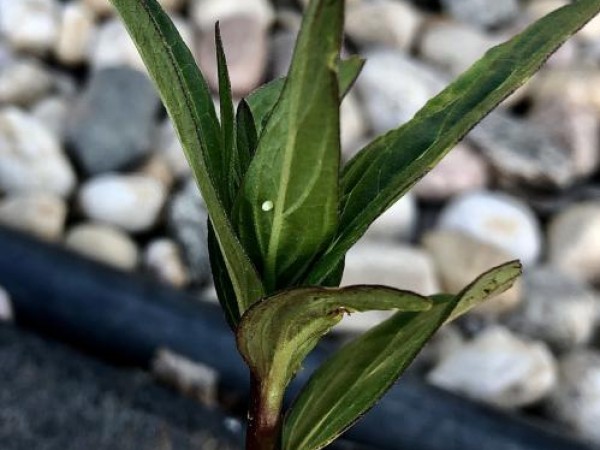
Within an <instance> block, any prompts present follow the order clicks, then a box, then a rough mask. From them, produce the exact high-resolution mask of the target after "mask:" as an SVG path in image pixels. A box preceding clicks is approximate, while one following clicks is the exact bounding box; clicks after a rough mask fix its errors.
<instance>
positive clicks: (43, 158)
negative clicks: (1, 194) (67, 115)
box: [0, 107, 75, 196]
mask: <svg viewBox="0 0 600 450" xmlns="http://www.w3.org/2000/svg"><path fill="white" fill-rule="evenodd" d="M74 186H75V173H74V171H73V169H72V167H71V165H70V163H69V161H68V160H67V158H66V157H65V155H64V154H63V151H62V148H61V146H60V143H59V141H58V139H57V138H56V136H54V135H53V134H52V133H51V132H50V130H48V129H47V128H46V127H44V126H43V125H42V124H41V123H40V122H39V121H37V120H36V119H34V118H33V117H32V116H30V115H29V114H27V113H25V112H24V111H22V110H20V109H16V108H12V107H10V108H5V109H1V110H0V189H2V190H4V191H7V192H30V191H37V190H40V191H44V192H50V193H54V194H57V195H60V196H67V195H69V194H70V193H71V191H72V190H73V187H74Z"/></svg>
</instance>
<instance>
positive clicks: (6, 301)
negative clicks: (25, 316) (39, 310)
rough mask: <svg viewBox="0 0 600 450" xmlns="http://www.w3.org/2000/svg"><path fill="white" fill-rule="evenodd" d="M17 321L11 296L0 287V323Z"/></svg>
mask: <svg viewBox="0 0 600 450" xmlns="http://www.w3.org/2000/svg"><path fill="white" fill-rule="evenodd" d="M14 319H15V313H14V311H13V307H12V303H11V300H10V295H9V294H8V292H6V290H5V289H4V288H2V287H0V322H12V321H13V320H14Z"/></svg>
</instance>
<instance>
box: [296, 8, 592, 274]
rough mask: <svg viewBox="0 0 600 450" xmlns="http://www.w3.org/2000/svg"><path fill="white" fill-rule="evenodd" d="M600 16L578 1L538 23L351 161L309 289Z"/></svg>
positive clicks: (503, 45) (472, 69)
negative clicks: (329, 240)
mask: <svg viewBox="0 0 600 450" xmlns="http://www.w3.org/2000/svg"><path fill="white" fill-rule="evenodd" d="M599 11H600V0H578V1H575V2H574V3H573V4H571V5H568V6H565V7H563V8H560V9H559V10H557V11H555V12H553V13H551V14H550V15H548V16H546V17H545V18H542V19H540V20H539V21H538V22H536V23H535V24H533V25H531V26H530V27H529V28H527V29H526V30H525V31H523V32H522V33H521V34H519V35H518V36H516V37H515V38H513V39H512V40H510V41H508V42H507V43H505V44H502V45H500V46H498V47H495V48H493V49H492V50H490V51H489V52H488V53H486V55H485V56H484V57H483V58H482V59H481V60H480V61H478V62H477V63H476V64H475V65H474V66H473V67H471V68H470V69H469V70H468V71H467V72H465V73H464V74H463V75H461V76H460V77H459V78H458V79H457V80H456V81H454V82H453V83H452V84H451V85H450V86H449V87H448V88H447V89H445V90H444V91H443V92H442V93H440V94H439V95H438V96H436V97H435V98H434V99H432V100H431V101H430V102H429V103H428V104H427V105H426V106H425V107H424V108H423V109H422V110H421V111H420V112H419V113H417V114H416V116H415V117H414V118H413V119H412V120H411V121H410V122H408V123H407V124H405V125H404V126H402V127H400V128H398V129H396V130H393V131H391V132H389V133H388V134H386V135H384V136H382V137H380V138H378V139H377V140H375V141H374V142H373V143H371V144H370V145H368V146H367V148H365V149H364V150H363V151H362V152H360V153H359V154H358V155H357V156H356V157H355V158H354V159H353V160H351V161H350V162H349V163H348V165H347V166H346V167H345V169H344V171H343V176H342V181H341V186H342V187H341V188H342V193H341V195H342V198H341V218H340V229H339V232H338V236H337V238H336V241H335V242H334V243H333V244H332V245H331V246H330V248H329V249H328V250H327V251H326V253H325V255H324V256H323V257H322V259H321V260H320V261H319V263H318V264H317V265H316V266H314V268H313V271H312V273H311V275H310V276H309V277H308V279H307V280H306V282H307V283H308V284H319V283H320V282H321V281H322V280H323V279H325V278H326V277H327V275H328V273H329V272H330V271H332V270H334V268H335V267H336V265H337V263H338V262H339V261H340V259H341V258H342V257H343V256H344V255H345V253H346V252H347V251H348V249H349V248H350V247H351V246H352V245H353V244H354V243H355V242H356V241H357V240H358V239H359V238H360V237H361V236H362V235H363V234H364V233H365V231H366V230H367V228H368V227H369V226H370V225H371V223H373V222H374V221H375V220H376V219H377V217H379V216H380V215H381V214H382V213H383V212H385V210H386V209H387V208H389V207H390V206H391V205H392V204H393V203H394V202H395V201H396V200H398V198H400V197H401V196H402V195H404V194H405V193H406V192H407V191H408V190H409V189H410V188H411V187H412V186H414V184H415V183H416V182H417V181H419V179H421V178H422V177H423V176H424V175H425V174H426V173H427V172H428V171H429V170H431V169H432V168H433V167H434V166H435V165H436V164H437V163H438V162H439V161H440V159H441V158H442V157H443V156H445V155H446V153H447V152H448V151H449V150H451V149H452V148H453V147H454V146H455V145H456V144H457V143H458V142H459V141H460V140H461V139H462V138H463V137H464V136H465V135H466V134H467V133H468V132H469V131H470V130H471V129H472V128H473V127H474V126H475V125H477V123H479V122H480V121H481V120H482V119H483V118H484V117H485V116H486V115H487V114H489V112H490V111H491V110H493V109H494V108H495V107H496V106H497V105H498V104H499V103H500V102H501V101H502V100H504V99H505V98H506V97H507V96H508V95H510V94H511V93H512V92H514V91H515V90H516V89H517V88H519V87H520V86H521V85H523V84H524V83H525V82H526V81H527V80H528V79H529V78H530V77H531V76H532V75H533V74H534V73H535V72H536V71H537V70H538V69H539V68H540V67H541V66H542V64H543V63H544V62H545V61H546V60H547V59H548V57H549V56H550V55H551V54H552V53H553V52H554V51H556V50H557V49H558V48H559V47H560V46H561V45H562V44H563V43H564V42H565V41H566V40H567V39H568V38H569V37H570V36H571V35H572V34H573V33H575V32H576V31H577V30H579V29H580V28H581V27H582V26H583V25H585V24H586V23H587V22H588V21H589V20H591V19H592V18H593V17H594V16H595V15H596V14H597V13H598V12H599Z"/></svg>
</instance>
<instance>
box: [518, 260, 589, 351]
mask: <svg viewBox="0 0 600 450" xmlns="http://www.w3.org/2000/svg"><path fill="white" fill-rule="evenodd" d="M524 286H525V292H524V296H525V300H524V302H523V304H522V306H521V308H519V309H518V310H517V311H515V313H514V314H513V316H512V317H510V318H509V320H508V324H509V326H510V327H511V328H512V329H514V330H515V331H517V332H519V333H521V334H524V335H526V336H529V337H532V338H534V339H541V340H544V341H546V342H548V343H549V344H550V345H552V346H553V347H554V348H556V349H558V350H567V349H570V348H573V347H575V346H580V345H583V344H586V343H588V342H589V340H590V338H591V337H592V332H593V331H594V325H595V320H596V317H595V315H596V306H597V302H596V298H595V296H594V293H593V292H592V291H591V290H590V289H589V287H588V286H587V285H586V284H585V283H582V282H581V281H578V280H575V279H573V278H571V277H569V276H567V275H565V274H563V273H562V272H560V271H558V270H556V269H555V268H551V267H545V268H541V269H534V270H531V271H526V272H525V274H524Z"/></svg>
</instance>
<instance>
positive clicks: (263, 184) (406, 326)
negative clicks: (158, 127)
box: [112, 0, 600, 450]
mask: <svg viewBox="0 0 600 450" xmlns="http://www.w3.org/2000/svg"><path fill="white" fill-rule="evenodd" d="M112 2H113V4H114V5H115V6H116V7H117V10H118V11H119V13H120V15H121V17H122V18H123V20H124V21H125V23H126V25H127V27H128V30H129V32H130V34H131V35H132V37H133V39H134V41H135V42H136V44H137V46H138V49H139V51H140V53H141V55H142V57H143V59H144V61H145V63H146V65H147V67H148V70H149V72H150V75H151V76H152V77H153V79H154V81H155V82H156V84H157V86H158V89H159V91H160V93H161V95H162V98H163V100H164V103H165V105H166V107H167V109H168V111H169V113H170V115H171V118H172V120H173V122H174V123H175V126H176V129H177V131H178V135H179V138H180V139H181V142H182V144H183V148H184V150H185V152H186V155H187V158H188V159H189V162H190V165H191V167H192V169H193V173H194V175H195V178H196V180H197V182H198V185H199V187H200V190H201V192H202V195H203V197H204V200H205V202H206V205H207V207H208V210H209V214H210V224H209V228H210V230H209V245H210V252H211V262H212V266H213V274H214V278H215V284H216V286H217V290H218V294H219V300H220V302H221V304H222V306H223V309H224V311H225V313H226V316H227V320H228V322H229V324H230V325H231V327H232V329H233V330H234V331H235V333H236V335H237V342H238V347H239V350H240V352H241V354H242V355H243V357H244V359H245V360H246V362H247V363H248V365H249V367H250V371H251V384H252V402H251V408H250V413H249V424H248V436H247V448H248V449H249V450H275V449H284V450H315V449H320V448H323V447H324V446H326V445H327V444H328V443H330V442H331V441H333V440H334V439H335V438H336V437H337V436H339V435H340V433H342V432H343V431H344V430H345V429H347V428H348V427H349V426H351V425H352V424H353V422H354V421H356V420H357V419H358V418H359V417H360V416H361V415H362V414H364V413H365V412H366V411H367V410H368V409H369V408H371V407H372V406H373V405H374V403H375V402H376V401H377V400H378V399H379V398H380V397H381V396H382V395H383V394H384V393H385V392H386V390H387V389H388V388H389V387H390V386H391V385H392V384H393V383H394V382H395V381H396V379H397V378H398V377H399V376H400V375H401V374H402V372H403V371H404V370H405V369H406V367H407V366H408V364H409V363H410V362H411V361H412V359H413V358H414V357H415V356H416V354H417V353H418V352H419V350H420V349H421V348H422V347H423V346H424V345H425V343H426V342H427V341H428V339H429V338H430V337H431V336H432V334H433V333H434V332H435V331H436V330H437V329H438V328H439V327H440V326H442V325H443V324H444V323H446V322H448V321H449V320H452V319H454V318H455V317H457V316H458V315H460V314H462V313H464V312H465V311H467V310H468V309H469V308H471V307H472V306H474V305H475V304H477V303H479V302H481V301H483V300H484V299H486V298H487V297H489V296H491V295H493V294H497V293H499V292H502V291H503V290H505V289H508V288H509V287H510V286H511V285H512V283H513V281H514V280H515V278H516V277H518V276H519V274H520V272H521V268H520V264H519V263H518V262H509V263H507V264H504V265H502V266H500V267H497V268H495V269H492V270H491V271H489V272H487V273H486V274H484V275H482V276H481V277H480V278H478V279H477V280H475V281H474V282H473V283H472V284H471V285H470V286H468V287H466V288H465V289H464V290H463V291H462V292H461V293H460V294H458V295H438V296H434V297H430V298H427V297H423V296H421V295H419V294H415V293H411V292H404V291H399V290H395V289H391V288H387V287H382V286H354V287H347V288H343V289H340V288H337V286H339V282H340V279H341V274H342V272H343V264H344V256H345V254H346V252H347V251H348V249H349V248H350V247H351V246H352V245H353V244H354V243H355V242H356V241H357V240H358V239H359V238H360V237H361V236H362V235H363V233H364V232H365V231H366V230H367V228H368V227H369V225H370V224H371V223H373V221H374V220H375V219H376V218H377V217H378V216H379V215H381V214H382V213H383V212H384V211H385V210H386V209H387V208H389V207H390V206H391V205H392V204H393V203H394V202H395V201H397V200H398V199H399V198H400V197H401V196H402V195H403V194H405V193H406V192H407V191H408V190H409V189H410V188H411V187H412V186H413V185H414V184H415V183H416V182H417V181H418V180H419V179H420V178H421V177H423V176H424V175H425V174H426V173H427V172H428V171H429V170H430V169H431V168H432V167H433V166H434V165H435V164H436V163H438V162H439V161H440V159H441V158H442V157H443V156H444V155H445V154H446V153H447V152H448V151H449V150H450V149H452V148H453V147H454V146H455V144H456V143H457V142H458V141H459V140H460V139H462V138H463V137H464V136H465V135H466V134H467V133H468V132H469V130H470V129H471V128H473V126H475V125H476V124H477V123H478V122H479V121H481V120H482V119H483V118H484V117H485V116H486V115H487V114H488V113H489V112H490V111H491V110H492V109H493V108H495V107H496V106H497V105H498V104H499V103H500V102H501V101H502V100H503V99H504V98H506V97H507V96H508V95H509V94H511V93H512V92H513V91H514V90H515V89H517V88H518V87H519V86H521V85H522V84H523V83H525V82H526V81H527V79H528V78H529V77H531V76H532V75H533V74H534V73H535V72H536V71H537V70H538V69H539V68H540V66H541V65H542V64H543V63H544V61H545V60H546V59H547V58H548V56H549V55H550V54H552V53H553V52H554V51H555V50H556V49H557V48H558V47H559V46H560V45H561V44H562V43H564V41H566V40H567V39H568V38H569V37H570V36H571V35H572V34H573V33H574V32H576V31H577V30H578V29H580V28H581V27H582V26H583V25H584V24H585V23H586V22H588V21H589V20H590V19H591V18H592V17H594V16H595V15H596V14H597V13H598V12H599V11H600V0H578V1H575V2H574V3H572V4H570V5H568V6H565V7H563V8H561V9H559V10H557V11H555V12H553V13H552V14H550V15H548V16H547V17H545V18H543V19H541V20H540V21H538V22H537V23H535V24H533V25H532V26H530V27H529V28H528V29H526V30H525V31H524V32H522V33H521V34H520V35H518V36H516V37H515V38H513V39H512V40H510V41H509V42H507V43H505V44H503V45H501V46H499V47H496V48H494V49H492V50H491V51H489V52H488V53H487V54H486V55H485V56H484V57H483V58H482V59H481V60H480V61H479V62H477V63H476V64H475V65H474V66H473V67H472V68H471V69H469V70H468V71H467V72H466V73H465V74H463V75H462V76H460V77H459V78H458V79H457V80H456V81H454V82H453V83H452V84H451V85H450V86H449V87H448V88H447V89H445V90H444V91H443V92H442V93H440V94H439V95H438V96H436V97H435V98H433V99H432V100H431V101H430V102H429V103H428V104H427V105H426V106H425V107H424V108H423V109H422V110H421V111H420V112H419V113H418V114H417V115H416V116H415V117H414V119H413V120H411V121H410V122H409V123H407V124H405V125H403V126H401V127H399V128H398V129H396V130H393V131H391V132H389V133H387V134H386V135H384V136H381V137H380V138H378V139H376V140H375V141H374V142H372V143H371V144H369V145H368V146H367V147H366V148H365V149H363V150H362V152H360V153H359V154H358V156H356V157H355V158H354V159H352V160H351V161H350V162H349V163H348V164H347V165H346V166H345V167H343V168H340V137H339V104H340V100H341V98H342V97H343V96H344V94H345V93H346V92H347V91H348V89H349V88H350V87H351V86H352V84H353V82H354V80H355V79H356V78H357V76H358V75H359V73H360V70H361V68H362V64H363V61H362V60H360V59H359V58H356V57H354V58H351V59H349V60H339V51H340V46H341V40H342V32H343V17H344V2H343V1H341V0H312V1H311V2H310V4H309V6H308V8H307V10H306V13H305V18H304V22H303V25H302V28H301V31H300V34H299V37H298V42H297V46H296V50H295V54H294V58H293V62H292V66H291V68H290V72H289V75H288V77H287V79H281V80H276V81H274V82H271V83H269V84H267V85H265V86H263V87H262V88H260V89H258V90H257V91H256V92H254V93H252V94H251V95H249V96H248V97H247V98H246V99H244V100H242V101H241V102H240V103H239V106H238V108H237V111H235V109H234V104H233V101H232V95H231V89H230V85H229V78H228V72H227V65H226V61H225V55H224V52H223V46H222V43H221V38H220V33H219V29H218V26H217V27H216V41H217V60H218V69H219V70H218V71H219V80H220V86H219V87H220V92H219V94H220V102H221V113H220V120H219V118H218V117H217V114H216V112H215V109H214V106H213V102H212V97H211V93H210V91H209V89H208V87H207V84H206V82H205V80H204V78H203V76H202V74H201V73H200V71H199V70H198V69H197V66H196V64H195V61H194V58H193V56H192V55H191V54H190V52H189V50H188V49H187V48H186V46H185V44H184V43H183V42H182V40H181V38H180V36H179V34H178V33H177V31H176V29H175V27H174V26H173V24H172V22H171V21H170V19H169V18H168V16H167V15H166V14H165V13H164V12H163V11H162V9H161V8H160V6H159V5H158V3H157V1H156V0H112ZM366 310H396V311H397V312H396V314H395V315H393V316H392V317H391V318H390V319H388V320H387V321H385V322H383V323H382V324H380V325H379V326H376V327H375V328H373V329H372V330H370V331H369V332H367V333H366V334H364V335H363V336H360V337H358V338H357V339H355V340H354V341H353V342H352V343H350V344H349V345H347V346H346V347H344V348H342V349H341V350H340V351H339V352H338V353H337V354H335V355H334V356H333V357H332V358H331V359H330V360H328V361H327V362H326V363H325V364H324V365H323V366H322V367H321V368H319V369H318V370H317V371H316V373H315V374H314V375H313V376H312V378H311V379H310V381H309V382H308V384H307V385H306V386H305V387H304V389H303V390H302V392H301V393H300V394H299V396H298V398H297V399H296V400H295V402H294V404H293V405H292V407H291V408H290V409H289V411H288V412H287V414H286V415H283V413H282V403H283V396H284V393H285V390H286V387H287V385H288V384H289V382H290V381H291V380H292V378H293V377H294V375H295V374H296V372H297V371H298V370H299V369H300V367H301V364H302V361H303V359H304V358H305V357H306V356H307V354H308V353H309V352H310V351H311V350H312V349H313V348H314V347H315V346H316V344H317V342H318V341H319V340H320V338H321V337H322V336H323V335H325V334H326V333H327V332H328V331H330V330H331V328H332V327H333V326H334V325H336V324H337V323H338V322H339V321H340V320H341V319H342V318H343V316H344V315H345V314H349V313H353V312H361V311H366Z"/></svg>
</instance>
